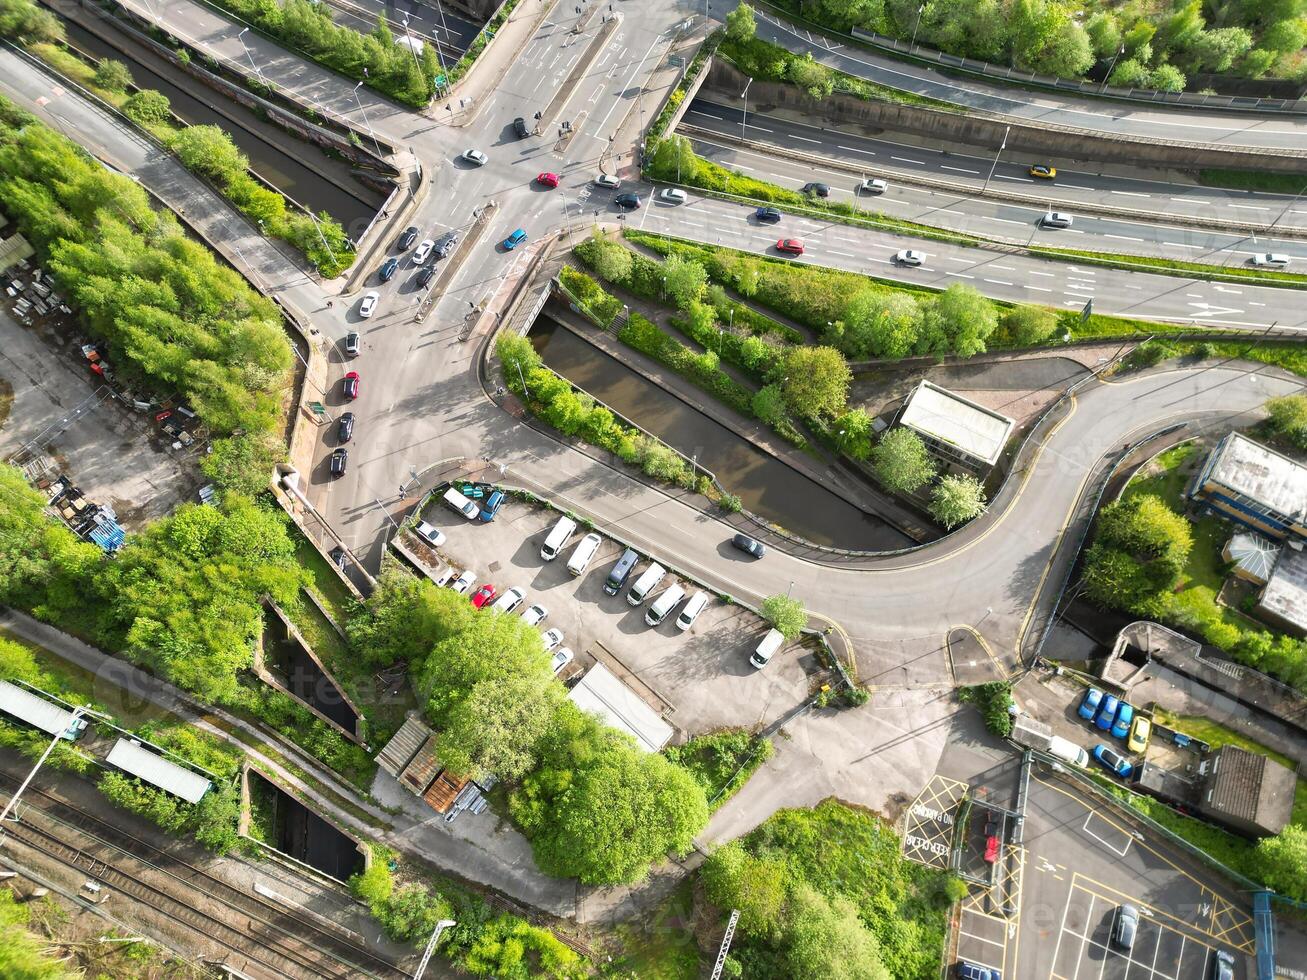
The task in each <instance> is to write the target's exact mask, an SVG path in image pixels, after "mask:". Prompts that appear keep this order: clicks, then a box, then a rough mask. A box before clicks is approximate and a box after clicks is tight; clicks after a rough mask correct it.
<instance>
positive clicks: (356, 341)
mask: <svg viewBox="0 0 1307 980" xmlns="http://www.w3.org/2000/svg"><path fill="white" fill-rule="evenodd" d="M362 347H363V338H362V337H360V336H359V332H358V331H357V330H351V331H350V332H349V333H347V334H345V356H346V357H358V356H359V350H360V349H361V348H362Z"/></svg>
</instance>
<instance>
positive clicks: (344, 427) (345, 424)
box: [336, 412, 354, 442]
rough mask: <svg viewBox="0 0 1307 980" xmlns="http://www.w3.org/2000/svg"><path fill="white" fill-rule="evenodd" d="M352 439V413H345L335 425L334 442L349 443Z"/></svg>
mask: <svg viewBox="0 0 1307 980" xmlns="http://www.w3.org/2000/svg"><path fill="white" fill-rule="evenodd" d="M353 438H354V413H353V412H346V413H345V414H344V415H342V416H341V417H340V421H338V422H337V423H336V440H337V441H338V442H349V441H350V440H351V439H353Z"/></svg>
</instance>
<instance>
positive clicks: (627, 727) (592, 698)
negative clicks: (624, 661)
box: [568, 663, 672, 752]
mask: <svg viewBox="0 0 1307 980" xmlns="http://www.w3.org/2000/svg"><path fill="white" fill-rule="evenodd" d="M568 697H570V698H571V699H572V701H573V702H574V703H575V704H576V706H577V707H578V708H580V709H582V710H583V711H593V712H594V713H595V714H597V715H599V717H600V718H602V719H603V720H604V721H605V722H606V723H607V724H609V725H612V726H613V727H614V728H616V729H618V730H619V731H623V732H626V733H627V734H628V735H631V736H632V737H633V738H634V739H635V741H636V743H637V744H638V745H639V746H640V748H642V749H644V750H645V751H646V752H657V751H658V750H659V749H661V748H662V747H663V746H664V745H666V744H667V743H668V742H669V741H670V740H671V737H672V726H671V725H669V724H667V722H665V721H663V719H662V716H661V715H659V714H658V712H656V711H654V709H653V708H651V707H649V705H647V704H646V703H645V702H644V700H643V699H642V698H641V697H640V696H639V695H638V694H636V693H635V692H634V691H633V690H631V689H630V688H629V687H627V686H626V685H625V684H623V683H622V682H621V681H620V680H618V679H617V677H616V676H614V674H613V672H612V671H610V670H609V669H608V668H607V667H605V666H604V665H603V664H598V663H597V664H595V665H594V666H593V667H591V668H590V670H589V671H588V672H587V673H586V675H585V676H584V677H582V678H581V681H580V683H578V684H577V685H576V686H575V687H574V688H572V690H571V692H570V693H569V694H568Z"/></svg>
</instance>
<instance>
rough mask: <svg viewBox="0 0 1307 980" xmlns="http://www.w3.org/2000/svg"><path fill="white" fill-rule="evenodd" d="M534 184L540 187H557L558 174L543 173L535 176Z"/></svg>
mask: <svg viewBox="0 0 1307 980" xmlns="http://www.w3.org/2000/svg"><path fill="white" fill-rule="evenodd" d="M536 183H537V184H539V185H540V186H541V187H557V186H558V174H551V173H543V174H536Z"/></svg>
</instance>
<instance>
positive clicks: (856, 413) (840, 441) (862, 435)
mask: <svg viewBox="0 0 1307 980" xmlns="http://www.w3.org/2000/svg"><path fill="white" fill-rule="evenodd" d="M871 428H872V424H871V416H870V415H868V414H867V410H866V409H864V408H853V409H850V410H849V411H847V412H845V413H844V414H843V415H841V416H840V417H839V418H837V419H836V420H835V421H834V422H833V423H832V425H831V429H832V430H833V431H834V432H835V441H836V446H837V447H838V448H839V451H840V452H842V453H845V454H847V455H849V456H852V457H853V458H854V459H866V458H867V457H868V456H869V455H870V454H871Z"/></svg>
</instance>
